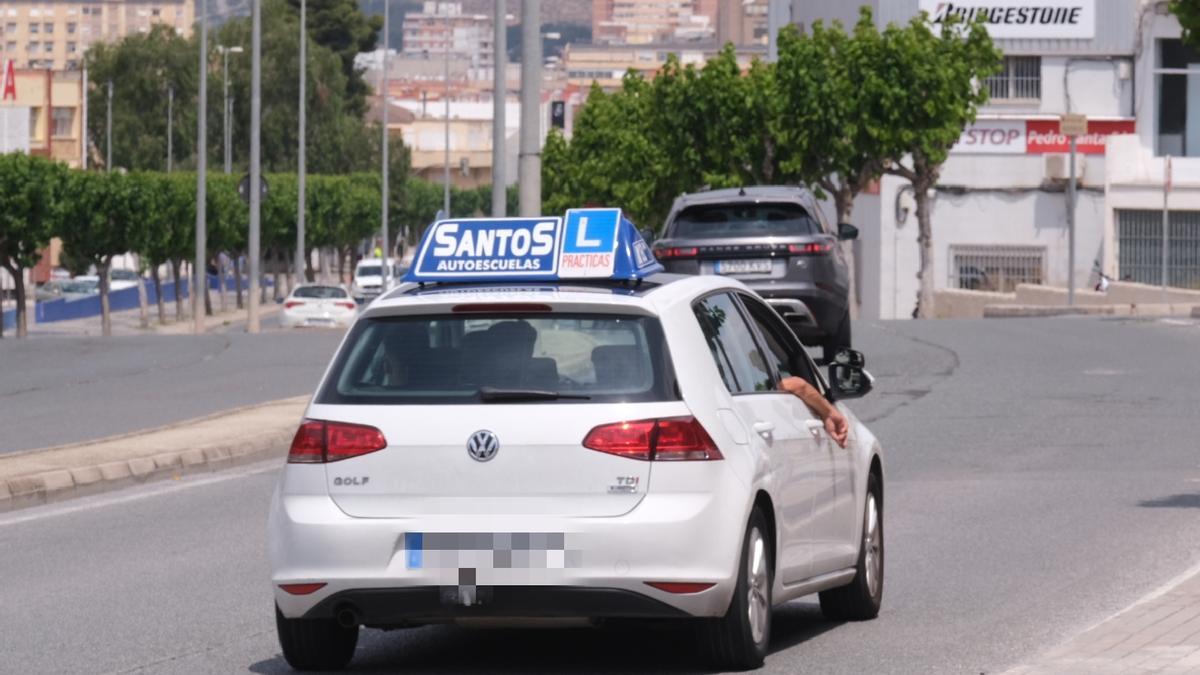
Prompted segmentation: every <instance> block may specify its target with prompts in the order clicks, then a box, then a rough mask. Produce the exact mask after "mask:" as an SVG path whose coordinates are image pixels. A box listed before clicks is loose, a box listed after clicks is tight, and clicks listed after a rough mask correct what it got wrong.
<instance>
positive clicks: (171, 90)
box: [167, 84, 175, 173]
mask: <svg viewBox="0 0 1200 675" xmlns="http://www.w3.org/2000/svg"><path fill="white" fill-rule="evenodd" d="M174 137H175V85H171V84H168V85H167V173H171V168H172V167H173V165H174V164H175V152H174V147H175V146H174V144H173V142H174Z"/></svg>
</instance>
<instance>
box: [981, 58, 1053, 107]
mask: <svg viewBox="0 0 1200 675" xmlns="http://www.w3.org/2000/svg"><path fill="white" fill-rule="evenodd" d="M983 82H984V84H985V85H986V86H987V88H988V97H989V98H990V99H991V100H993V101H1037V100H1040V99H1041V98H1042V57H1040V56H1006V57H1005V58H1004V65H1003V67H1002V68H1001V70H1000V72H998V73H996V74H995V75H992V76H991V77H988V78H987V79H985V80H984V81H983Z"/></svg>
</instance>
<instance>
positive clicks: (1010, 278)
mask: <svg viewBox="0 0 1200 675" xmlns="http://www.w3.org/2000/svg"><path fill="white" fill-rule="evenodd" d="M950 261H951V264H950V278H949V286H950V288H962V289H966V290H970V291H997V292H1000V293H1012V292H1013V291H1015V290H1016V289H1017V284H1040V283H1043V279H1044V278H1045V273H1044V271H1043V270H1045V269H1046V249H1045V247H1043V246H971V245H951V246H950Z"/></svg>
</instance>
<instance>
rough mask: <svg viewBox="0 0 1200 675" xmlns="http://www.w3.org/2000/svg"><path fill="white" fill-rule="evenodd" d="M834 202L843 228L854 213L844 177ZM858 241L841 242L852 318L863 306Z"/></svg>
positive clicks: (835, 194) (852, 196)
mask: <svg viewBox="0 0 1200 675" xmlns="http://www.w3.org/2000/svg"><path fill="white" fill-rule="evenodd" d="M833 203H834V207H835V208H836V209H837V227H838V229H839V230H841V224H842V223H849V222H850V217H851V216H852V215H853V214H854V192H853V191H852V190H851V188H850V185H849V184H848V183H847V182H846V181H845V179H842V181H841V182H840V183H839V185H838V189H837V190H836V191H835V192H834V193H833ZM857 243H858V242H857V240H853V239H850V240H846V241H843V242H841V246H842V255H843V256H844V257H845V258H846V274H847V275H849V278H848V279H847V283H848V284H849V291H848V292H847V295H848V298H849V305H850V319H851V320H857V319H858V313H859V310H860V309H861V308H862V298H861V297H860V294H859V291H858V264H857V261H856V259H855V257H854V247H855V245H857Z"/></svg>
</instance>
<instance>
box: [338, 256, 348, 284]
mask: <svg viewBox="0 0 1200 675" xmlns="http://www.w3.org/2000/svg"><path fill="white" fill-rule="evenodd" d="M347 255H348V254H347V253H346V252H345V251H343V250H342V249H340V248H339V249H338V250H337V260H338V262H337V267H338V284H344V283H346V256H347Z"/></svg>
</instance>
